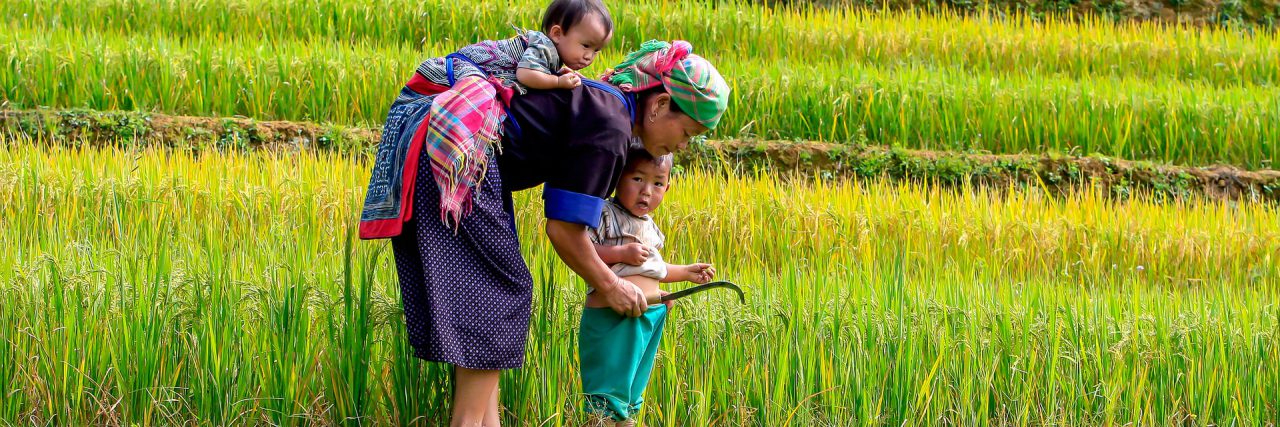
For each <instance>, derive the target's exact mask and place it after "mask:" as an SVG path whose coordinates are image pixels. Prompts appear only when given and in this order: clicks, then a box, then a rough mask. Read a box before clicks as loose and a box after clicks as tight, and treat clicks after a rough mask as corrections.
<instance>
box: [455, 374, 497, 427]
mask: <svg viewBox="0 0 1280 427" xmlns="http://www.w3.org/2000/svg"><path fill="white" fill-rule="evenodd" d="M453 369H454V372H455V375H454V381H456V383H455V384H454V391H453V420H452V421H451V422H450V423H449V425H450V426H453V427H482V426H486V424H485V418H486V416H487V415H486V413H487V412H488V410H489V405H490V404H491V403H492V402H493V401H494V400H493V399H494V398H496V397H497V394H496V393H497V392H498V377H499V374H501V373H502V371H496V370H477V369H467V368H464V367H461V366H455V367H454V368H453Z"/></svg>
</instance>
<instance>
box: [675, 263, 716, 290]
mask: <svg viewBox="0 0 1280 427" xmlns="http://www.w3.org/2000/svg"><path fill="white" fill-rule="evenodd" d="M714 278H716V268H715V267H712V266H711V264H702V263H697V264H689V265H676V264H667V277H664V278H662V280H661V282H662V283H675V282H693V283H697V284H699V285H701V284H703V283H707V282H710V281H711V279H714Z"/></svg>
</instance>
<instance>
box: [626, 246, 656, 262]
mask: <svg viewBox="0 0 1280 427" xmlns="http://www.w3.org/2000/svg"><path fill="white" fill-rule="evenodd" d="M621 253H622V262H623V263H624V264H628V265H640V264H644V262H645V261H648V260H649V257H650V256H651V255H652V252H649V248H647V247H645V246H644V245H642V244H639V243H627V244H625V245H622V249H621Z"/></svg>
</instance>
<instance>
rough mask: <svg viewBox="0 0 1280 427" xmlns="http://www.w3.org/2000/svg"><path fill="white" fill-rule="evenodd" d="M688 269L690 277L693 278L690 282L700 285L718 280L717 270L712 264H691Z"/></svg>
mask: <svg viewBox="0 0 1280 427" xmlns="http://www.w3.org/2000/svg"><path fill="white" fill-rule="evenodd" d="M688 269H689V270H688V271H689V277H691V279H689V281H690V282H693V283H697V284H699V285H701V284H704V283H708V282H710V281H711V279H714V278H716V268H715V267H712V266H711V264H689V267H688Z"/></svg>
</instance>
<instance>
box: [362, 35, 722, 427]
mask: <svg viewBox="0 0 1280 427" xmlns="http://www.w3.org/2000/svg"><path fill="white" fill-rule="evenodd" d="M691 50H692V48H691V46H689V44H688V43H686V42H677V43H676V44H675V45H674V46H672V45H669V44H667V43H663V42H657V41H651V42H647V43H645V44H644V46H643V47H642V48H641V50H640V51H637V52H633V53H632V54H630V55H628V56H627V60H626V61H624V62H623V63H622V64H620V65H619V66H617V67H615V68H614V69H613V70H611V71H610V73H609V75H608V76H607V81H608V82H611V83H612V84H608V83H601V82H595V81H590V80H585V81H584V82H583V83H584V84H583V85H582V86H579V87H577V88H574V89H563V90H551V91H541V92H531V93H529V94H527V95H523V96H519V97H516V98H515V99H514V100H512V101H511V105H510V108H509V109H508V110H507V112H508V113H509V117H508V118H507V120H506V121H505V124H504V128H505V132H504V136H503V138H502V141H501V144H502V145H501V150H500V154H498V155H497V156H488V158H487V159H486V163H485V164H486V165H487V172H486V174H485V176H484V177H483V179H482V180H479V181H478V183H476V184H474V186H473V188H472V189H471V192H470V194H469V195H468V196H467V197H468V200H469V206H468V208H467V210H468V213H467V214H465V215H464V216H462V217H461V221H460V222H458V223H456V224H454V225H456V228H455V226H454V225H451V224H449V222H448V221H443V220H441V219H439V218H437V217H435V216H434V215H421V214H420V215H416V216H415V215H400V216H399V217H393V218H392V219H387V218H386V217H385V216H384V217H382V218H379V217H377V215H376V214H377V213H378V212H383V213H384V214H385V213H387V212H390V213H391V215H393V216H394V215H396V214H397V213H398V212H405V211H408V212H419V213H423V212H440V211H441V209H442V206H441V205H442V204H441V200H442V196H441V195H442V192H441V191H440V187H441V186H440V185H438V184H437V183H436V182H435V181H434V180H432V179H416V180H412V184H411V185H410V184H407V183H408V182H410V180H407V179H402V177H400V176H399V174H397V173H394V171H397V170H398V168H406V169H415V168H416V173H417V175H421V176H424V177H427V176H431V174H432V173H433V171H432V168H431V166H430V163H431V162H428V161H425V160H424V161H417V160H416V159H414V158H411V157H413V156H412V155H410V154H409V153H416V152H417V151H418V150H417V149H415V148H414V144H421V141H415V139H417V138H421V135H422V134H423V132H421V131H420V128H421V127H423V126H425V125H423V119H424V117H426V116H427V115H426V112H427V111H428V110H430V107H431V104H432V101H433V100H432V98H433V95H430V94H423V92H425V91H421V90H419V89H415V88H414V85H413V84H412V82H411V84H410V85H409V86H408V87H406V88H405V89H404V90H402V91H401V96H400V98H399V99H398V100H397V101H396V103H395V104H393V105H392V108H391V112H390V114H389V115H388V119H387V124H386V127H385V128H384V131H383V142H382V145H381V146H380V147H379V153H378V161H377V165H375V168H374V171H373V175H372V176H371V178H370V181H371V182H370V192H369V196H368V199H367V200H366V203H365V212H364V215H363V216H362V224H361V226H362V228H363V227H364V226H365V225H366V224H368V223H375V222H378V221H383V222H382V224H395V227H394V228H396V229H398V230H396V231H398V235H396V236H395V237H393V240H392V246H393V248H394V251H395V258H396V269H397V272H398V273H399V276H400V289H401V299H402V302H403V304H404V312H405V320H406V323H407V326H408V330H409V336H410V342H411V343H412V344H413V346H414V349H415V354H416V355H417V356H418V357H419V358H422V359H425V360H430V361H437V362H444V363H449V364H452V365H454V367H455V373H456V375H455V376H454V378H455V381H456V384H455V391H454V401H453V414H452V415H453V418H452V425H455V426H459V425H462V426H473V425H484V426H497V425H499V414H498V404H497V403H498V378H499V374H500V373H501V370H503V369H514V368H519V367H521V366H522V365H523V364H524V350H525V341H526V338H527V336H528V328H529V316H530V304H531V300H532V289H533V283H532V278H531V276H530V274H529V270H528V267H527V266H526V265H525V263H524V260H523V259H522V258H521V255H520V247H519V242H518V241H517V236H516V230H515V221H514V217H513V215H512V212H513V207H512V199H511V192H512V191H518V190H523V189H528V188H532V187H535V186H537V185H539V184H545V187H544V190H543V198H544V199H545V202H546V203H545V204H546V212H545V213H546V217H547V225H546V233H547V237H548V238H549V239H550V240H551V243H552V245H553V246H554V247H555V249H556V252H557V253H558V254H559V256H560V258H561V259H562V260H563V261H564V263H565V264H567V265H568V266H569V267H570V268H572V269H573V271H574V272H576V273H577V274H578V275H579V276H580V277H582V278H583V279H584V280H585V281H586V282H587V284H588V285H589V286H591V287H592V288H594V289H595V292H596V293H597V294H599V295H601V296H602V297H603V299H604V300H605V301H607V303H608V304H609V306H610V307H611V308H613V310H615V311H617V312H618V313H620V314H624V315H628V316H632V317H637V316H640V315H641V313H643V312H644V310H645V309H646V308H647V304H646V302H645V299H644V295H643V294H642V293H641V292H640V290H639V288H637V287H636V286H635V285H634V284H632V283H629V282H627V281H625V280H623V279H621V278H619V277H618V276H616V275H615V274H614V273H613V272H612V271H610V270H609V267H608V266H607V265H606V264H605V263H604V262H602V261H601V260H600V258H599V257H598V256H597V255H596V252H595V250H594V249H593V247H592V244H591V241H590V240H589V237H588V234H587V227H594V226H596V225H597V222H598V221H599V219H600V212H601V209H602V208H603V206H604V203H605V198H606V197H608V196H609V194H610V193H612V192H613V190H614V187H615V186H616V185H617V183H618V179H619V175H620V174H621V173H622V168H623V165H624V164H625V163H626V154H627V151H628V148H629V147H630V146H632V144H642V145H643V146H644V148H645V150H647V151H649V152H650V153H651V154H653V155H655V156H660V155H664V154H667V153H671V152H676V151H680V150H683V149H684V148H685V147H687V145H688V142H689V139H690V138H691V137H694V136H697V135H701V134H703V133H706V132H707V131H709V130H711V129H713V128H715V126H716V125H717V124H718V123H719V120H720V117H721V116H722V115H723V113H724V110H725V107H726V105H727V103H728V95H729V88H728V85H726V84H725V82H724V79H723V78H722V77H721V76H720V74H719V73H718V72H717V71H716V69H715V68H714V67H713V66H712V65H711V64H710V62H708V61H707V60H705V59H703V58H701V57H699V56H697V55H693V54H691V53H690V52H691ZM459 59H460V60H459V61H457V64H456V65H455V66H456V67H457V69H458V71H459V73H460V75H467V74H468V73H471V74H474V73H476V71H475V67H471V66H470V65H469V64H468V63H467V61H466V60H465V58H459ZM615 84H616V85H618V86H621V88H619V87H618V86H615ZM457 88H458V86H457V85H455V86H454V88H453V89H454V90H455V91H456V90H457ZM445 96H447V94H446V95H445ZM442 99H443V98H442ZM428 119H429V117H428ZM432 125H435V123H434V122H433V123H432ZM426 150H429V149H426ZM426 152H427V151H423V153H424V154H419V155H421V156H423V157H426V155H425V153H426ZM431 155H432V156H435V155H436V154H435V153H432V154H431ZM406 157H409V158H406ZM432 161H435V159H432ZM406 172H408V173H406V174H405V175H412V174H413V171H408V170H407V171H406ZM467 178H468V177H463V179H462V181H463V182H467ZM400 182H404V183H406V184H405V185H406V188H405V189H404V190H407V191H401V189H400V188H399V187H397V186H396V185H395V184H397V183H400ZM396 195H406V196H407V197H406V199H405V201H404V202H403V203H400V202H398V201H396V200H395V198H396V197H395V196H396ZM445 196H446V197H444V198H445V199H448V198H449V197H448V196H449V193H446V194H445ZM402 205H403V209H401V206H402ZM395 219H403V220H405V221H404V222H403V227H402V228H401V227H400V224H399V223H396V222H395V221H394V220H395ZM387 221H390V222H387ZM384 230H385V229H384ZM362 231H363V229H362Z"/></svg>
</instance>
